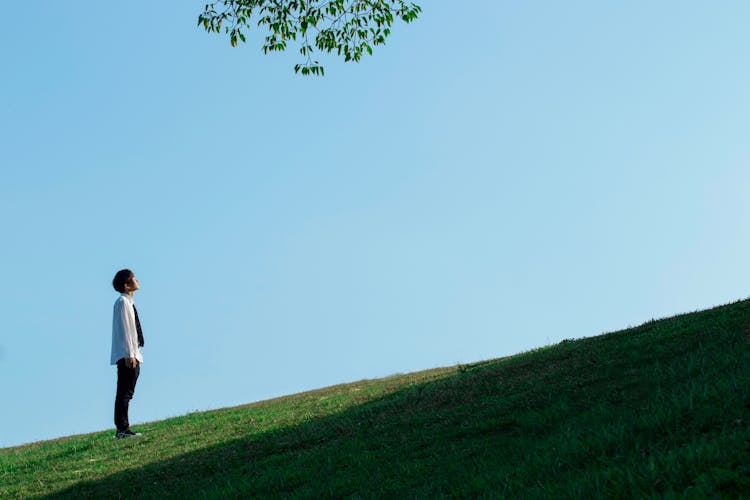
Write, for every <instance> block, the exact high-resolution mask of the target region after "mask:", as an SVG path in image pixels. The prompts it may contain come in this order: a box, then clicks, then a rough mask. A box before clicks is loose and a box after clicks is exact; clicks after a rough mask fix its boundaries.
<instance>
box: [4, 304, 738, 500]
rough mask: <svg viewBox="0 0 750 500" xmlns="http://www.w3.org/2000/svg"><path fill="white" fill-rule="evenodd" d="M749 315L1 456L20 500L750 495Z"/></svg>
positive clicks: (651, 327) (658, 327) (727, 310)
mask: <svg viewBox="0 0 750 500" xmlns="http://www.w3.org/2000/svg"><path fill="white" fill-rule="evenodd" d="M748 326H750V302H748V301H741V302H737V303H734V304H730V305H727V306H722V307H718V308H714V309H711V310H708V311H702V312H698V313H692V314H686V315H682V316H677V317H674V318H668V319H664V320H659V321H651V322H649V323H646V324H644V325H641V326H639V327H637V328H632V329H629V330H625V331H622V332H616V333H611V334H607V335H603V336H599V337H593V338H588V339H581V340H575V341H563V342H562V343H560V344H558V345H556V346H551V347H546V348H542V349H538V350H536V351H532V352H529V353H524V354H521V355H517V356H512V357H510V358H504V359H499V360H493V361H488V362H482V363H476V364H473V365H466V366H459V367H454V368H446V369H437V370H430V371H426V372H419V373H415V374H410V375H403V376H398V377H391V378H388V379H382V380H374V381H364V382H359V383H354V384H347V385H342V386H336V387H332V388H328V389H323V390H320V391H313V392H311V393H305V394H300V395H296V396H290V397H287V398H281V399H278V400H274V401H268V402H263V403H258V404H255V405H249V406H246V407H238V408H231V409H225V410H218V411H213V412H207V413H200V414H191V415H188V416H185V417H181V418H177V419H171V420H167V421H163V422H156V423H153V424H148V425H146V426H143V427H142V428H141V429H139V430H142V431H143V432H144V436H143V437H141V438H138V439H132V440H124V441H114V440H112V434H111V433H106V434H104V433H99V434H94V435H89V436H77V437H72V438H67V439H63V440H58V441H52V442H44V443H37V444H33V445H28V446H24V447H19V448H11V449H6V450H0V483H1V484H2V486H1V487H0V494H2V495H3V496H9V497H26V496H43V495H49V496H51V497H61V498H80V497H100V496H101V497H114V498H117V497H120V496H122V497H124V496H137V497H178V496H182V497H190V498H193V497H209V498H227V497H229V498H232V497H276V498H280V497H297V498H311V497H316V498H318V497H355V498H358V497H362V498H370V497H411V498H413V497H515V496H524V497H532V498H533V497H539V498H541V497H550V496H554V497H564V498H573V497H582V496H584V497H590V496H608V497H610V496H612V497H644V496H672V495H679V496H689V497H696V498H699V497H705V496H711V495H722V496H728V497H736V496H745V495H750V479H749V478H750V427H748V424H750V342H748Z"/></svg>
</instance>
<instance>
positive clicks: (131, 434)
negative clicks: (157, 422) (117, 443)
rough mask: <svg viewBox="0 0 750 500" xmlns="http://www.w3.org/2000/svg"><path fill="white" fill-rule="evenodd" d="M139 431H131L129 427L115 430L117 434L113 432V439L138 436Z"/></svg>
mask: <svg viewBox="0 0 750 500" xmlns="http://www.w3.org/2000/svg"><path fill="white" fill-rule="evenodd" d="M140 435H141V433H140V432H133V431H131V430H130V429H128V430H126V431H117V434H115V439H124V438H134V437H138V436H140Z"/></svg>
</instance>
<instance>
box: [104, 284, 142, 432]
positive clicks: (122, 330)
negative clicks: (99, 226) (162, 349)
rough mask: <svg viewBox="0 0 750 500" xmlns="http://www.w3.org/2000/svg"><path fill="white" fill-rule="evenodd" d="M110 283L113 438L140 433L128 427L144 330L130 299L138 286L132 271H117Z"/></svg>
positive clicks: (139, 364)
mask: <svg viewBox="0 0 750 500" xmlns="http://www.w3.org/2000/svg"><path fill="white" fill-rule="evenodd" d="M112 286H113V287H114V288H115V290H117V291H118V292H120V296H119V297H118V298H117V300H116V301H115V309H114V315H113V317H112V356H111V359H110V363H111V364H113V365H117V395H116V396H115V426H116V427H117V432H116V434H115V438H116V439H122V438H130V437H136V436H140V435H141V434H140V433H138V432H133V431H132V430H130V422H129V420H128V406H129V405H130V400H131V399H133V393H134V392H135V383H136V382H137V381H138V375H139V374H140V372H141V363H143V355H142V354H141V347H143V330H141V322H140V320H139V319H138V311H137V310H136V308H135V303H134V302H133V292H135V291H136V290H138V289H139V288H140V286H139V284H138V280H137V279H135V275H134V274H133V271H131V270H130V269H123V270H121V271H117V274H115V278H114V279H113V280H112Z"/></svg>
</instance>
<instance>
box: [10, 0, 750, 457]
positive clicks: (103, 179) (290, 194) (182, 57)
mask: <svg viewBox="0 0 750 500" xmlns="http://www.w3.org/2000/svg"><path fill="white" fill-rule="evenodd" d="M204 3H205V2H192V3H191V2H186V1H185V0H169V1H166V0H165V1H160V2H147V1H143V0H138V1H133V2H127V3H125V4H122V3H112V2H93V1H78V2H54V1H51V0H46V1H42V2H15V3H14V4H13V7H12V8H6V9H5V17H4V19H5V21H4V23H3V30H2V31H0V56H1V61H2V70H0V71H2V77H1V78H0V227H1V228H2V236H1V238H2V244H1V245H0V262H2V263H3V272H2V286H0V314H2V326H0V329H1V330H0V384H2V394H3V402H2V410H0V446H11V445H16V444H20V443H25V442H29V441H34V440H39V439H46V438H52V437H58V436H63V435H69V434H75V433H84V432H93V431H97V430H103V429H111V428H113V427H114V424H113V422H112V406H113V399H114V391H115V379H116V375H115V369H114V368H113V367H111V366H109V353H110V341H111V321H112V305H113V303H114V300H115V298H116V297H117V294H116V293H115V292H114V290H113V289H112V288H111V280H112V277H113V275H114V273H115V272H116V271H117V270H118V269H120V268H123V267H129V268H131V269H133V270H134V271H135V273H136V275H137V276H138V278H139V280H140V282H141V287H142V289H141V290H140V291H139V292H137V293H136V296H135V299H136V303H137V304H138V311H139V314H140V317H141V320H142V323H143V326H144V332H145V337H146V347H145V349H144V357H145V363H144V365H143V369H142V372H141V379H140V380H139V382H138V387H137V389H136V395H135V399H134V400H133V403H132V405H131V410H130V414H131V420H132V421H133V422H135V423H138V422H146V421H150V420H157V419H163V418H167V417H170V416H176V415H182V414H185V413H187V412H191V411H196V410H206V409H211V408H219V407H224V406H230V405H238V404H243V403H249V402H253V401H258V400H262V399H266V398H270V397H274V396H279V395H284V394H289V393H294V392H298V391H302V390H306V389H313V388H318V387H324V386H328V385H332V384H336V383H342V382H350V381H355V380H360V379H363V378H376V377H383V376H388V375H391V374H394V373H404V372H409V371H415V370H422V369H427V368H433V367H437V366H447V365H453V364H456V363H465V362H472V361H478V360H482V359H489V358H494V357H499V356H504V355H509V354H514V353H517V352H521V351H525V350H529V349H532V348H535V347H540V346H544V345H549V344H552V343H556V342H559V341H560V340H562V339H565V338H573V337H584V336H591V335H598V334H600V333H603V332H606V331H613V330H618V329H622V328H625V327H628V326H631V325H637V324H640V323H642V322H644V321H647V320H649V319H651V318H659V317H664V316H669V315H673V314H676V313H681V312H688V311H692V310H696V309H703V308H707V307H711V306H713V305H717V304H722V303H726V302H730V301H733V300H737V299H741V298H745V297H747V296H748V295H749V294H748V284H749V283H750V270H748V266H747V261H748V255H749V254H750V226H748V224H747V221H748V215H749V212H750V196H749V195H748V193H750V169H748V166H749V165H750V141H749V140H748V137H749V135H750V64H748V56H749V55H750V36H749V35H748V31H747V27H748V25H750V2H747V1H746V0H734V1H732V0H727V1H723V2H706V1H689V0H688V1H685V0H680V1H677V0H664V1H660V2H654V1H652V0H634V1H628V2H623V1H613V0H587V1H583V0H567V1H564V2H561V1H557V0H555V1H551V0H550V1H533V0H532V1H524V2H517V1H505V0H503V1H498V0H491V1H490V0H475V1H472V2H464V3H461V4H460V5H457V4H456V3H455V2H438V1H432V2H427V1H425V2H422V3H421V5H422V7H423V9H424V12H423V14H422V15H421V17H420V19H419V20H418V21H417V22H415V23H414V24H412V25H408V26H407V25H403V24H399V25H397V26H395V27H394V30H393V35H392V37H391V38H390V39H389V41H388V45H387V46H386V47H382V48H378V49H377V50H376V51H375V54H374V56H373V57H366V58H365V59H364V60H363V61H362V62H361V63H360V64H346V65H345V64H343V63H340V62H338V61H337V60H336V59H333V58H326V57H323V58H322V62H324V64H325V66H326V77H324V78H317V79H316V78H305V77H301V76H296V75H295V74H294V73H293V70H292V67H293V65H294V63H296V62H299V60H300V58H299V56H298V55H297V54H296V51H294V50H291V51H289V52H288V53H286V54H274V55H269V56H264V55H263V54H262V51H261V50H260V47H259V45H258V44H257V43H253V40H255V39H249V41H250V42H251V43H249V44H247V45H241V46H240V47H239V48H236V49H233V48H231V47H230V45H229V43H228V40H227V39H226V38H225V37H220V36H217V35H209V34H206V33H205V32H203V31H201V30H200V29H198V28H197V27H196V21H197V16H198V14H199V13H200V12H201V10H202V8H203V4H204ZM134 427H135V428H136V429H137V425H134Z"/></svg>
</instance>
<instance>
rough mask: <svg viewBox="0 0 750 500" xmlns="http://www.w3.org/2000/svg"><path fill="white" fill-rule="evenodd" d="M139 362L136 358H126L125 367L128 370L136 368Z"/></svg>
mask: <svg viewBox="0 0 750 500" xmlns="http://www.w3.org/2000/svg"><path fill="white" fill-rule="evenodd" d="M137 362H138V360H136V359H135V358H125V366H127V367H128V368H135V364H136V363H137Z"/></svg>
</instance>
